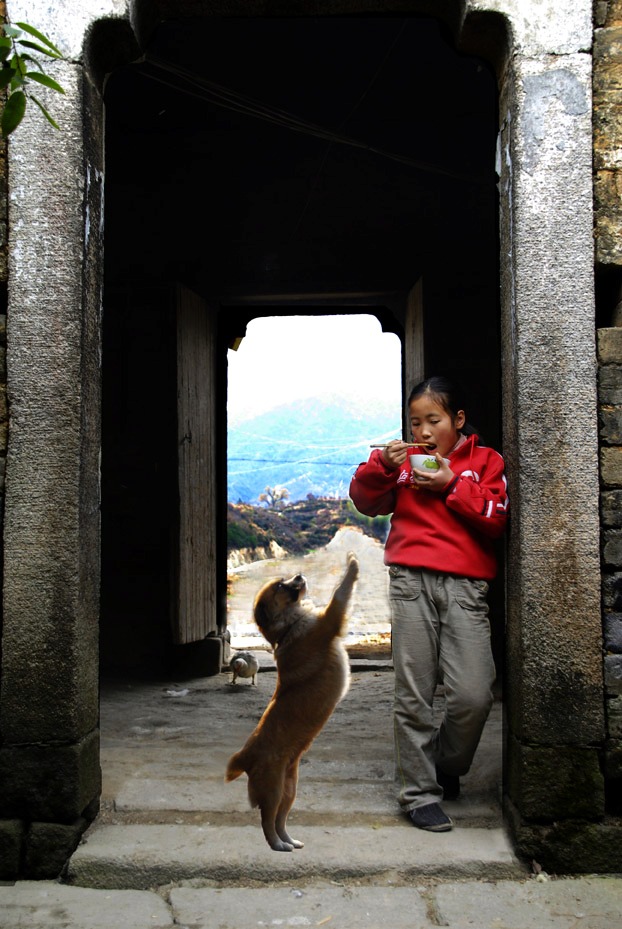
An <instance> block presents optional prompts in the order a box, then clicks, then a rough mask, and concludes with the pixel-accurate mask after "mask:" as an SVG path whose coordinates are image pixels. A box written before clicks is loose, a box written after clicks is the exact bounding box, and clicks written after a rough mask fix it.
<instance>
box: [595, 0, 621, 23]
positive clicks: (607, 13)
mask: <svg viewBox="0 0 622 929" xmlns="http://www.w3.org/2000/svg"><path fill="white" fill-rule="evenodd" d="M594 22H595V23H596V25H597V26H620V25H622V0H596V3H595V4H594Z"/></svg>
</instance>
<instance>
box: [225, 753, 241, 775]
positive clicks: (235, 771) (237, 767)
mask: <svg viewBox="0 0 622 929" xmlns="http://www.w3.org/2000/svg"><path fill="white" fill-rule="evenodd" d="M245 771H246V768H245V767H244V761H243V758H242V752H241V751H239V752H236V753H235V755H232V756H231V758H230V759H229V761H228V763H227V772H226V774H225V781H234V780H235V779H236V777H239V776H240V775H241V774H244V773H245Z"/></svg>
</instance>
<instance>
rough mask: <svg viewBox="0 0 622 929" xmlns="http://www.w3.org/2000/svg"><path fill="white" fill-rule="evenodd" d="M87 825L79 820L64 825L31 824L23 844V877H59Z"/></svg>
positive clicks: (43, 878) (39, 878) (47, 878)
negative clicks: (24, 875)
mask: <svg viewBox="0 0 622 929" xmlns="http://www.w3.org/2000/svg"><path fill="white" fill-rule="evenodd" d="M87 826H88V822H87V820H86V819H83V818H82V817H79V818H78V819H77V820H76V821H75V822H74V823H70V824H68V825H61V824H59V823H32V824H31V826H30V829H29V830H28V833H27V835H26V841H25V855H24V864H23V870H24V874H26V875H27V876H28V877H29V878H30V879H32V880H53V879H54V878H57V877H59V876H60V874H61V872H62V870H63V868H64V867H65V865H66V863H67V861H68V860H69V858H70V857H71V855H72V854H73V852H74V851H75V849H76V848H77V846H78V843H79V841H80V837H81V836H82V833H83V832H84V830H85V829H86V827H87Z"/></svg>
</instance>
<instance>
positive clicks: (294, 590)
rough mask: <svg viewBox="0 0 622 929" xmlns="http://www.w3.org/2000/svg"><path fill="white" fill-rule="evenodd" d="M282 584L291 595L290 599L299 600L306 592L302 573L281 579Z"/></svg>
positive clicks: (304, 578) (305, 581) (305, 582)
mask: <svg viewBox="0 0 622 929" xmlns="http://www.w3.org/2000/svg"><path fill="white" fill-rule="evenodd" d="M282 586H283V587H284V588H285V589H286V590H287V592H288V593H289V594H290V595H291V598H292V600H300V599H301V597H304V595H305V594H306V592H307V579H306V577H305V576H304V574H295V575H294V576H293V577H290V579H289V580H288V581H282Z"/></svg>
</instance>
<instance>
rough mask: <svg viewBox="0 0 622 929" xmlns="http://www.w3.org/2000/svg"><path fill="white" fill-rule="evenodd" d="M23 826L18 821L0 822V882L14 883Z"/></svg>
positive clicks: (6, 820) (19, 857)
mask: <svg viewBox="0 0 622 929" xmlns="http://www.w3.org/2000/svg"><path fill="white" fill-rule="evenodd" d="M23 838H24V824H23V823H22V822H20V820H19V819H5V820H0V880H2V881H14V880H15V879H16V877H17V876H18V874H19V868H20V860H21V850H22V841H23Z"/></svg>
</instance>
